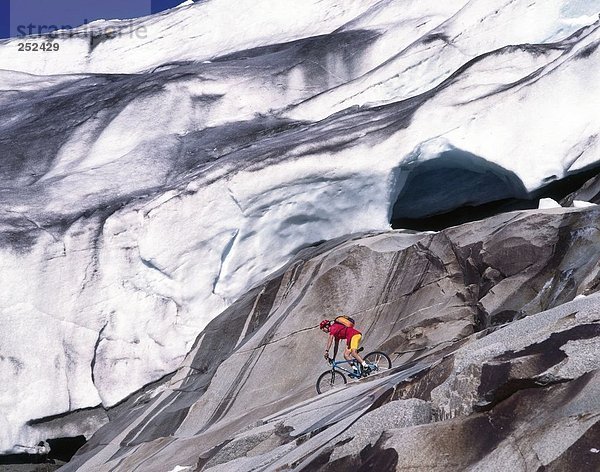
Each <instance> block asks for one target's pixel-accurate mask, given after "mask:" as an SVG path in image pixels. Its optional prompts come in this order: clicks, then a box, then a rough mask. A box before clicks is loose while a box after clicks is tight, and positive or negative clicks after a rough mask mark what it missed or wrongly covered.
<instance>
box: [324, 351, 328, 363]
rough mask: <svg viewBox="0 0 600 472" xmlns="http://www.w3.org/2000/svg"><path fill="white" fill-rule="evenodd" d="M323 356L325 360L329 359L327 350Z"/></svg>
mask: <svg viewBox="0 0 600 472" xmlns="http://www.w3.org/2000/svg"><path fill="white" fill-rule="evenodd" d="M323 357H324V358H325V360H326V361H329V351H325V355H324V356H323Z"/></svg>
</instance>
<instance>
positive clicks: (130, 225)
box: [0, 0, 600, 453]
mask: <svg viewBox="0 0 600 472" xmlns="http://www.w3.org/2000/svg"><path fill="white" fill-rule="evenodd" d="M232 11H234V12H235V14H231V12H232ZM598 11H600V1H597V0H596V1H571V2H564V1H558V0H527V1H525V0H511V1H508V0H503V1H499V0H493V1H492V0H471V1H467V0H460V1H458V0H457V1H450V2H446V3H443V4H442V2H434V1H416V0H415V1H407V0H403V1H400V0H395V1H394V0H380V1H375V0H371V1H366V0H360V1H358V0H356V1H355V0H349V1H345V2H337V1H333V0H309V1H302V2H297V1H296V2H292V1H288V0H281V1H268V0H259V1H257V0H254V1H246V0H244V1H237V2H233V1H232V0H207V1H203V2H198V3H195V4H192V5H183V6H180V7H178V8H176V9H173V10H171V11H168V12H165V13H162V14H158V15H154V16H151V17H146V18H141V19H138V20H133V21H132V22H123V21H116V20H115V21H107V22H96V23H94V24H91V25H88V26H86V27H85V28H80V29H78V30H75V31H74V32H73V34H70V35H59V37H57V38H50V40H51V41H53V42H55V43H57V44H59V45H60V48H59V50H58V51H54V52H49V51H46V52H20V51H18V43H19V42H23V41H24V40H23V39H19V40H16V39H15V40H7V41H2V42H0V69H1V70H0V106H1V107H2V114H1V115H0V116H1V120H0V156H1V159H2V161H1V162H2V167H1V169H2V170H1V173H0V225H1V232H0V240H1V241H2V244H1V246H0V287H1V291H0V311H1V315H0V323H1V329H0V346H2V350H1V352H0V369H1V371H2V376H3V378H4V379H5V382H3V384H2V386H1V387H0V450H2V451H4V452H15V453H16V452H22V451H27V450H28V449H27V447H31V446H34V445H35V444H37V443H38V442H39V441H40V440H43V439H46V438H47V437H48V434H50V433H48V431H47V430H40V428H39V427H32V425H33V424H40V422H42V423H43V422H44V421H46V420H48V419H51V418H54V417H56V416H57V415H64V414H66V413H69V412H73V411H78V410H83V409H90V408H98V410H97V411H98V413H97V414H95V416H93V417H91V419H90V420H89V421H88V422H87V423H78V424H73V425H71V426H70V427H69V428H71V429H69V432H68V433H69V434H67V433H64V435H74V434H75V433H77V432H79V433H82V434H86V435H90V434H91V433H92V432H93V431H94V430H95V429H97V428H98V427H99V426H100V425H101V424H102V423H104V422H105V421H106V420H107V417H106V414H105V413H104V411H103V408H108V407H112V406H115V405H117V404H119V402H121V401H123V400H124V399H126V398H127V397H128V396H129V395H131V394H132V393H133V392H135V391H137V390H138V389H139V388H141V387H143V386H144V385H146V384H148V383H150V382H154V381H157V380H159V379H161V378H162V377H163V376H165V375H166V374H168V373H170V372H173V371H174V370H175V369H177V368H178V367H179V366H180V364H181V362H182V361H183V360H184V357H185V356H186V354H187V353H188V352H189V351H190V349H191V348H192V345H193V343H194V341H195V340H196V337H197V335H198V334H199V333H200V332H201V331H202V330H203V329H204V328H205V327H206V326H207V324H208V323H209V322H210V321H211V320H212V319H213V318H214V317H215V316H216V315H217V314H219V313H220V312H222V311H223V310H224V309H226V308H227V307H228V306H230V305H231V304H232V303H233V302H234V301H235V300H236V299H238V298H239V297H240V296H242V295H244V294H245V293H246V292H247V291H248V290H249V289H251V288H252V287H254V286H256V285H257V284H259V283H260V282H261V281H263V280H264V278H265V277H267V276H268V275H269V274H271V273H273V272H275V271H276V270H278V269H279V268H281V267H283V266H284V265H285V264H286V263H288V262H289V261H290V260H291V259H292V258H293V257H294V256H295V255H296V254H297V253H298V251H299V250H301V249H302V248H304V247H306V246H309V245H313V244H316V243H318V242H321V241H325V240H331V239H334V238H338V237H341V236H344V235H347V234H352V233H360V232H370V231H384V230H388V229H389V228H390V222H391V220H392V219H401V218H423V217H428V216H431V215H435V214H439V213H444V212H447V211H450V210H453V209H456V208H460V207H463V206H465V205H480V204H485V203H488V202H493V201H497V200H503V199H508V198H527V197H528V196H530V195H531V192H534V191H536V190H537V189H539V188H541V187H543V186H544V185H546V184H548V183H549V182H552V181H555V180H557V179H561V178H563V177H565V176H567V175H570V174H573V173H576V172H579V171H582V170H589V169H591V168H594V166H596V165H598V162H599V161H600V141H599V138H598V136H599V132H600V114H598V112H597V109H598V105H599V103H600V82H599V81H598V80H597V78H598V77H599V76H600V49H599V48H598V45H599V44H600V22H599V21H597V12H598ZM47 39H48V38H30V39H28V40H27V41H32V42H42V41H46V40H47ZM32 421H33V423H32ZM57 434H58V433H57Z"/></svg>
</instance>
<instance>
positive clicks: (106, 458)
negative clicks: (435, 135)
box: [65, 208, 600, 471]
mask: <svg viewBox="0 0 600 472" xmlns="http://www.w3.org/2000/svg"><path fill="white" fill-rule="evenodd" d="M598 211H599V210H597V209H581V210H573V209H564V208H563V209H555V210H546V211H527V212H517V213H513V214H506V215H499V216H497V217H494V218H490V219H487V220H484V221H481V222H476V223H470V224H467V225H462V226H458V227H455V228H450V229H448V230H445V231H443V232H441V233H437V234H428V235H423V234H421V235H406V234H402V233H397V232H392V233H381V234H372V235H363V236H355V237H353V238H350V239H348V240H346V241H337V242H332V243H328V244H325V245H323V246H322V247H316V248H311V249H307V250H305V251H304V252H303V253H301V257H300V258H299V259H298V260H296V261H295V262H293V263H291V265H290V266H289V267H287V268H286V269H284V270H282V271H281V273H280V274H278V275H276V276H275V277H274V278H272V279H270V280H268V281H266V282H264V283H263V284H260V285H259V286H257V287H256V288H254V289H253V290H252V291H250V292H249V293H248V294H246V295H245V296H244V297H242V298H241V299H240V300H239V301H238V302H236V303H235V304H233V305H232V306H231V307H229V308H228V309H227V310H225V312H224V313H223V314H222V315H220V316H219V317H217V318H215V320H213V321H212V322H211V323H210V324H209V325H208V327H207V329H206V330H205V332H203V333H202V334H201V335H200V336H199V338H198V339H197V340H196V343H195V346H194V348H193V350H192V351H191V352H190V354H189V355H188V357H187V359H186V361H185V362H184V364H183V366H182V367H181V368H180V369H179V370H178V372H177V373H176V374H175V375H174V376H173V377H172V378H171V379H169V380H168V381H167V382H165V383H163V384H162V385H159V386H155V387H153V388H152V389H151V390H148V391H147V392H145V393H141V394H138V395H134V396H133V397H131V398H130V399H129V400H127V402H126V403H125V404H123V405H122V406H120V408H121V410H120V414H119V415H117V416H115V419H114V421H111V423H109V424H108V425H107V426H106V427H104V428H102V429H101V430H100V431H99V432H98V433H97V434H96V435H95V436H94V437H93V438H92V439H91V440H90V442H88V444H86V446H85V447H84V448H82V450H80V452H79V453H78V455H77V456H76V457H75V458H74V459H73V461H72V463H71V464H69V465H67V466H66V467H65V470H66V471H69V470H84V471H85V470H90V471H91V470H94V471H102V470H119V471H120V470H123V471H125V470H133V469H135V468H136V467H139V468H143V469H144V470H148V471H154V470H156V471H159V470H169V468H173V467H175V466H182V467H187V466H189V467H192V468H193V469H194V470H196V469H197V470H213V469H214V470H215V471H217V470H228V468H229V470H231V469H232V468H233V469H236V470H262V469H263V468H265V467H267V468H268V470H277V469H278V468H279V467H284V468H286V467H291V466H298V467H308V470H312V468H314V467H316V465H315V464H319V467H324V468H325V469H324V470H327V467H329V466H327V465H326V464H331V465H330V466H331V467H338V466H340V464H344V467H350V466H357V465H358V464H363V465H364V464H367V463H369V464H370V463H371V462H370V461H373V460H374V461H384V462H385V464H383V462H382V463H379V462H375V463H374V464H379V465H378V466H381V467H383V466H385V467H388V466H389V467H391V466H390V464H396V465H397V466H398V467H399V468H398V470H409V469H410V467H416V464H417V463H419V461H420V460H422V457H423V456H422V454H425V453H426V452H427V451H429V452H427V453H428V454H433V452H432V451H431V450H430V449H431V448H433V447H434V446H433V444H437V443H438V442H439V441H442V438H444V437H445V435H451V434H453V433H452V431H453V428H463V429H464V430H465V431H466V432H468V434H472V435H476V430H477V429H478V428H481V424H482V422H484V423H486V424H488V419H487V418H488V415H493V414H496V413H495V412H499V411H501V412H502V413H498V414H501V415H507V414H509V413H507V412H506V411H508V412H510V411H512V410H514V408H513V407H511V408H507V409H506V410H504V409H501V410H500V408H504V405H505V402H507V401H511V398H513V397H514V396H515V395H525V396H527V395H528V393H527V392H528V391H529V390H530V389H532V388H533V389H535V390H536V391H537V392H538V393H535V395H541V396H542V397H543V398H545V395H548V398H549V399H550V400H548V401H553V402H554V401H555V402H556V404H557V405H558V404H563V405H564V409H563V410H560V409H558V408H556V409H554V410H552V412H547V415H546V409H545V407H544V406H543V405H544V403H543V402H542V403H540V404H538V409H536V408H534V407H533V404H534V403H535V402H534V401H533V400H532V401H531V404H529V403H528V405H529V407H528V408H529V410H527V411H526V412H524V413H523V414H522V415H518V416H517V417H515V418H514V419H513V420H511V422H509V423H506V425H507V426H506V428H507V429H506V431H505V433H506V435H507V436H506V437H507V438H508V437H509V436H510V435H512V434H513V431H512V429H510V428H512V426H510V427H509V425H513V422H514V427H515V433H514V434H516V436H515V437H516V438H517V439H516V440H520V439H519V438H520V437H521V436H520V435H521V434H522V433H521V432H520V431H521V429H519V428H521V426H519V425H520V424H522V423H523V424H525V423H527V421H529V422H531V421H530V418H531V416H528V415H538V416H540V422H541V423H540V425H542V426H543V428H546V429H548V428H550V426H551V425H552V424H554V423H555V422H556V421H559V419H560V421H563V419H561V418H563V416H564V415H566V413H564V411H567V410H568V408H570V406H569V405H571V404H570V403H569V402H570V399H571V398H572V395H571V394H568V391H571V390H568V389H569V388H571V389H577V388H579V387H576V385H584V384H585V385H589V388H592V389H593V388H596V387H594V385H596V382H597V378H596V377H595V375H596V374H595V372H596V370H597V368H598V364H597V362H596V359H597V358H598V356H597V355H596V354H597V353H596V346H598V345H600V344H598V343H596V344H594V343H593V342H592V341H593V340H596V341H597V337H598V336H599V335H600V333H599V332H598V326H599V325H598V319H599V316H600V315H599V314H598V313H599V308H598V307H599V302H598V295H597V294H595V293H596V292H597V291H598V283H597V281H598V268H599V266H598V263H599V259H600V244H599V241H600V240H599V238H600V234H599V233H598V228H597V227H596V221H598ZM492 292H493V293H494V294H495V296H494V300H495V302H494V304H491V303H490V302H489V299H488V296H489V294H490V293H492ZM583 293H585V296H583V295H582V294H583ZM578 295H582V296H578ZM575 297H577V300H575V301H573V299H574V298H575ZM492 307H493V309H492ZM554 307H556V308H554ZM334 313H347V314H351V315H352V316H354V317H355V318H356V319H357V320H358V327H359V329H361V330H362V331H363V332H364V333H365V340H364V342H365V346H366V349H367V351H369V350H374V349H382V350H384V351H387V352H389V353H390V354H392V358H393V359H394V365H395V366H396V368H395V369H393V370H392V371H389V372H387V373H384V374H382V375H380V376H374V377H372V378H370V379H367V380H366V381H364V382H360V383H358V384H349V385H348V386H347V387H345V388H342V389H341V390H337V391H336V390H334V391H332V392H330V393H328V394H325V395H321V396H315V392H314V382H315V380H316V377H317V376H318V374H319V373H320V372H321V371H323V370H325V368H326V364H320V363H318V362H317V360H318V356H319V354H318V351H319V350H320V348H319V346H320V345H321V343H324V341H325V339H324V337H323V336H322V335H321V334H320V333H319V331H318V329H317V328H316V325H317V323H318V321H319V320H320V319H322V318H323V317H330V316H331V315H332V314H334ZM520 318H523V319H520ZM507 322H512V323H509V324H508V326H503V325H504V324H506V323H507ZM217 334H219V335H217ZM310 353H314V356H315V362H314V363H313V362H308V363H304V364H303V367H304V368H303V369H298V362H297V359H299V358H306V356H307V355H308V356H310V355H311V354H310ZM586 379H587V380H586ZM569 382H573V385H574V386H573V387H569V385H570V383H569ZM577 382H582V383H581V384H579V383H577ZM563 387H564V388H565V389H567V390H566V391H563V390H561V389H563ZM586 388H588V387H586ZM565 392H567V393H565ZM589 392H590V393H588V390H586V393H585V395H584V396H583V397H581V398H582V400H581V403H573V405H574V406H573V408H576V409H577V411H581V412H584V411H588V412H594V411H597V405H596V404H595V403H594V401H596V400H594V396H593V394H592V393H591V392H592V391H591V390H590V391H589ZM542 397H540V398H542ZM515 398H516V397H515ZM535 398H538V397H535ZM394 399H401V400H410V399H417V400H411V401H412V402H413V403H412V407H410V408H408V411H409V412H411V413H409V414H408V416H409V417H410V416H411V415H412V419H408V420H407V421H406V422H404V420H402V419H401V418H389V419H388V420H386V421H383V420H382V421H380V424H381V431H380V432H379V433H381V434H379V433H378V438H375V437H371V436H370V435H367V436H368V437H365V435H364V431H365V429H371V428H370V427H369V424H370V423H369V421H372V420H369V418H377V415H378V414H381V415H384V416H385V414H386V413H385V412H386V411H387V409H388V408H389V409H392V410H393V409H394V407H396V405H402V404H394V403H392V404H390V406H386V407H385V408H386V409H380V408H383V407H382V405H384V404H386V403H387V402H389V401H391V400H394ZM515 401H516V400H515ZM573 401H574V402H575V400H573ZM577 401H579V400H577ZM426 402H431V405H432V408H431V407H430V406H429V405H428V404H427V403H426ZM404 405H405V406H406V404H404ZM408 405H411V403H409V404H408ZM575 405H578V406H575ZM399 407H400V408H404V407H402V406H399ZM422 407H425V409H426V410H428V411H431V414H432V418H433V419H436V420H437V422H436V423H432V424H431V425H421V426H410V427H408V425H410V424H417V423H421V422H426V421H428V418H426V415H424V414H423V410H422ZM430 408H431V410H430ZM539 408H541V410H539ZM369 412H372V413H369ZM376 412H378V413H376ZM582 414H583V413H582ZM369 415H371V416H369ZM552 415H555V416H552ZM363 418H364V421H365V424H364V425H362V426H361V421H362V420H363ZM592 418H595V416H593V415H592ZM463 421H464V422H465V423H464V424H463V423H462V422H463ZM564 421H567V422H568V421H569V420H568V418H566V417H565V418H564ZM593 422H594V421H593V420H591V419H590V420H589V421H588V420H587V419H586V420H585V421H582V422H579V423H577V424H575V425H574V426H573V428H572V430H571V433H570V434H571V436H570V437H571V438H572V441H571V442H569V441H568V440H567V439H564V440H563V439H561V440H560V441H558V439H556V438H553V434H557V433H555V432H552V431H553V430H552V429H551V428H550V429H548V431H547V433H545V435H542V436H540V437H539V441H538V442H535V441H537V440H535V438H534V439H531V441H534V442H533V443H532V447H536V448H544V447H549V446H547V444H550V443H549V441H554V442H555V443H556V444H558V446H557V447H558V449H556V454H555V456H556V457H555V456H552V457H551V455H550V456H548V457H547V458H544V459H543V460H542V463H544V464H551V463H552V462H553V461H554V460H555V459H556V458H557V457H558V456H559V455H560V454H563V453H565V454H566V453H567V451H568V450H569V448H570V447H571V444H573V443H575V442H577V441H579V440H583V439H582V438H583V437H584V436H585V434H587V433H586V431H587V430H588V429H589V428H590V427H591V426H593ZM527 424H529V423H527ZM527 424H526V425H525V426H523V428H525V429H526V426H527ZM565 424H566V423H565ZM386 425H387V426H386ZM403 425H404V426H406V428H402V430H401V431H405V430H406V431H411V433H410V435H409V436H407V438H409V439H410V438H413V439H414V441H412V442H410V446H403V447H407V448H413V449H410V451H409V450H408V449H407V450H406V451H404V450H402V451H401V452H402V454H404V453H405V452H406V454H407V455H406V457H405V456H403V459H402V461H403V462H397V460H398V459H397V457H396V456H397V455H398V453H396V452H393V451H396V450H397V449H398V450H399V451H400V449H399V448H400V446H398V443H397V442H396V439H394V438H395V437H396V436H395V434H396V433H394V431H395V429H394V428H397V427H399V426H403ZM453 425H457V426H453ZM542 426H540V427H542ZM428 428H429V429H428ZM546 429H545V430H546ZM352 431H354V433H353V434H354V436H353V438H354V439H352V438H350V434H351V432H352ZM527 431H528V430H527ZM517 433H518V434H517ZM398 434H400V436H399V437H405V433H404V432H403V433H398ZM407 434H408V433H407ZM465 434H467V433H465ZM485 434H488V433H485ZM494 434H495V433H493V430H490V431H489V435H492V436H493V435H494ZM523 434H525V433H523ZM492 436H491V437H492ZM465 437H467V436H465ZM343 438H346V439H343ZM503 438H504V436H502V437H499V438H497V441H499V442H501V441H503V440H504V439H503ZM480 439H481V440H482V441H483V440H484V439H485V435H484V436H482V437H481V438H480ZM399 441H400V440H399ZM403 441H404V440H402V441H400V442H403ZM407 441H408V439H407ZM427 441H430V442H431V444H432V446H431V447H430V448H429V449H428V447H429V446H427V444H428V442H427ZM490 441H492V439H490ZM494 441H495V440H494ZM507 441H508V439H507ZM557 441H558V442H557ZM561 441H562V442H561ZM292 443H293V444H294V445H295V446H294V447H292V446H291V445H290V444H292ZM388 443H389V444H391V446H385V445H386V444H388ZM345 444H346V445H345ZM352 444H354V445H356V446H352ZM494 444H496V443H494ZM506 444H507V446H506V447H507V448H508V449H507V450H506V451H508V452H506V453H507V454H508V453H509V452H510V451H512V450H513V449H511V447H512V446H510V441H508V443H506ZM359 445H360V449H358V448H359ZM458 446H459V445H458V444H454V445H452V444H451V443H448V448H450V449H452V448H454V447H458ZM444 447H445V446H444ZM444 447H442V448H439V451H441V452H440V454H443V453H445V452H444V451H447V450H450V449H444ZM392 449H393V451H392ZM334 450H335V451H338V452H337V453H335V455H334ZM417 450H418V451H419V452H418V453H417V452H416V451H417ZM486 450H487V449H485V448H484V449H482V451H484V452H485V451H486ZM159 451H160V452H159ZM344 451H346V452H344ZM382 451H383V452H382ZM385 451H388V452H385ZM411 451H412V452H411ZM489 452H491V449H490V450H489ZM513 452H514V451H513ZM459 453H460V454H463V455H461V456H460V457H459V458H458V459H457V462H456V464H461V467H463V466H465V467H466V465H469V467H470V466H473V467H475V466H477V467H479V466H480V465H481V464H486V462H485V461H484V459H485V460H486V461H487V460H489V461H492V462H493V463H496V459H493V457H492V458H489V457H487V453H486V454H484V453H483V452H481V451H480V452H478V453H474V452H473V453H469V452H468V448H466V449H465V450H462V449H458V450H457V454H459ZM148 457H152V459H151V460H149V459H148ZM411 457H412V458H413V459H410V458H411ZM432 457H434V458H435V457H437V456H435V455H434V456H432ZM449 460H450V459H447V461H446V462H444V461H441V459H440V461H441V462H440V463H441V464H446V465H448V464H450V462H448V461H449ZM336 461H337V462H336ZM411 461H412V462H411ZM482 461H483V462H482ZM425 463H426V464H430V462H425ZM311 464H312V465H311ZM336 464H337V465H336ZM402 464H404V465H402ZM478 464H479V465H478ZM373 467H375V465H373ZM394 467H395V466H394ZM402 467H405V469H403V468H402ZM457 467H458V466H457ZM481 467H483V465H481ZM332 470H336V469H335V468H334V469H332ZM380 470H388V469H380ZM440 470H442V469H440ZM455 470H458V468H456V469H455Z"/></svg>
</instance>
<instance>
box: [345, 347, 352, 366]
mask: <svg viewBox="0 0 600 472" xmlns="http://www.w3.org/2000/svg"><path fill="white" fill-rule="evenodd" d="M344 359H346V360H347V361H348V362H350V361H352V360H353V358H352V352H351V351H350V347H349V346H346V349H344Z"/></svg>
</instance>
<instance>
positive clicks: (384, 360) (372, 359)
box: [364, 351, 392, 372]
mask: <svg viewBox="0 0 600 472" xmlns="http://www.w3.org/2000/svg"><path fill="white" fill-rule="evenodd" d="M364 360H365V362H366V363H367V364H369V365H370V366H374V369H373V370H374V371H375V372H381V371H384V370H388V369H391V368H392V361H391V360H390V358H389V357H388V355H387V354H386V353H385V352H380V351H374V352H370V353H369V354H367V355H366V356H365V357H364Z"/></svg>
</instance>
